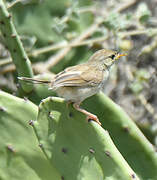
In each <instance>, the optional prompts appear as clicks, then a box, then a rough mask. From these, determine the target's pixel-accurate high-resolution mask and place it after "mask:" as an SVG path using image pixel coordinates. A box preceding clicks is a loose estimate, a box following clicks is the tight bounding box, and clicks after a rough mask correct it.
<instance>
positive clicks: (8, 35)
mask: <svg viewBox="0 0 157 180" xmlns="http://www.w3.org/2000/svg"><path fill="white" fill-rule="evenodd" d="M0 30H1V31H2V34H3V37H4V40H5V45H6V48H8V49H9V51H10V53H11V57H12V60H13V62H14V64H15V66H16V68H17V71H18V75H19V76H26V77H32V76H33V72H32V68H31V65H30V61H29V59H28V57H27V54H26V53H25V50H24V48H23V46H22V43H21V41H20V38H19V36H18V34H17V32H16V29H15V26H14V24H13V22H12V17H11V14H9V13H8V11H7V8H6V7H5V5H4V3H3V0H0ZM21 85H22V88H23V90H24V91H25V92H30V91H32V88H33V86H32V85H31V84H26V83H25V82H21Z"/></svg>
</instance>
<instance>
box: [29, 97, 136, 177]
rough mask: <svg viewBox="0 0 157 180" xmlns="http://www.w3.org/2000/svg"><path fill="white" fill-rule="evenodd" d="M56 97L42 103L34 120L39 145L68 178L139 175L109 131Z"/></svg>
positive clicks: (62, 175)
mask: <svg viewBox="0 0 157 180" xmlns="http://www.w3.org/2000/svg"><path fill="white" fill-rule="evenodd" d="M85 119H86V117H85V116H84V115H83V114H81V113H79V112H77V111H76V110H74V109H73V108H72V107H71V106H70V107H68V106H67V104H66V102H65V101H64V100H63V99H61V98H57V97H49V98H47V99H45V100H43V101H42V102H41V104H40V105H39V113H38V118H37V121H34V122H33V123H32V125H33V128H34V130H35V133H36V135H37V137H38V140H39V145H40V148H41V149H42V150H43V152H44V153H45V155H46V157H47V158H48V159H49V161H50V163H51V164H52V165H54V166H55V167H56V169H57V170H58V171H59V173H60V175H61V179H65V180H96V179H97V180H101V179H103V180H109V179H115V180H131V179H139V178H138V177H137V175H136V174H135V173H134V172H133V170H132V169H131V168H130V167H129V165H128V164H127V162H126V161H125V160H124V158H123V157H122V155H121V154H120V153H119V151H118V150H117V148H116V147H115V145H114V144H113V142H112V140H111V138H110V136H109V134H108V132H107V131H106V130H104V129H103V128H102V127H100V126H99V125H98V124H97V123H95V122H93V121H91V122H89V123H88V122H87V121H86V120H85Z"/></svg>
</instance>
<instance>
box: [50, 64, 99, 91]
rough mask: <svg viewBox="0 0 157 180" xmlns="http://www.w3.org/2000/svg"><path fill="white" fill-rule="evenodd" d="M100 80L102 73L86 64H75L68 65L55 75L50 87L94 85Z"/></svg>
mask: <svg viewBox="0 0 157 180" xmlns="http://www.w3.org/2000/svg"><path fill="white" fill-rule="evenodd" d="M101 80H102V73H100V72H99V73H98V71H97V70H96V69H95V68H94V67H91V66H90V67H89V66H87V65H83V64H81V65H77V66H73V67H69V68H67V69H65V70H64V71H62V72H60V73H59V74H57V75H56V77H55V79H54V81H53V83H52V88H54V89H56V88H58V87H62V86H96V85H97V84H99V83H100V82H101Z"/></svg>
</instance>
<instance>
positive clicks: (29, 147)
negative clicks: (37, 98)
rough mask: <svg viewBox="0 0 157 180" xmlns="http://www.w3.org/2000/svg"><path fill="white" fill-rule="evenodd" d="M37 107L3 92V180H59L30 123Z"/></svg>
mask: <svg viewBox="0 0 157 180" xmlns="http://www.w3.org/2000/svg"><path fill="white" fill-rule="evenodd" d="M37 110H38V108H37V106H36V105H34V104H33V103H31V102H30V101H28V100H26V99H25V100H24V99H20V98H17V97H15V96H12V95H10V94H8V93H5V92H2V91H1V90H0V179H1V180H52V179H53V180H60V176H59V175H58V173H57V171H56V170H55V169H54V168H53V166H52V165H51V166H50V164H49V162H48V161H47V159H46V158H45V156H44V155H43V153H42V152H41V150H40V148H39V147H38V142H37V139H36V137H35V134H34V133H33V131H32V128H31V127H30V125H29V123H28V122H29V120H31V119H36V117H37Z"/></svg>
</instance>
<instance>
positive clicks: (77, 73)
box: [18, 49, 126, 125]
mask: <svg viewBox="0 0 157 180" xmlns="http://www.w3.org/2000/svg"><path fill="white" fill-rule="evenodd" d="M121 56H126V54H119V53H118V52H117V51H112V50H106V49H102V50H99V51H97V52H96V53H95V54H94V55H93V56H91V58H90V59H89V60H88V62H86V63H84V64H80V65H76V66H72V67H68V68H66V69H65V70H64V71H62V72H60V73H58V74H57V75H56V76H55V77H54V78H53V79H52V80H51V81H46V80H37V79H33V78H27V77H19V78H18V79H20V80H24V81H27V82H32V83H44V84H45V83H46V84H49V85H50V88H49V89H51V90H55V91H56V92H57V94H58V95H59V96H61V97H63V98H65V100H66V101H68V102H71V103H73V107H74V108H75V109H76V110H78V111H80V112H82V113H84V114H85V115H87V120H89V119H93V120H94V121H96V122H97V123H98V124H99V125H101V123H100V121H99V119H98V118H97V116H96V115H94V114H92V113H90V112H88V111H86V110H85V109H82V108H81V107H80V104H81V102H82V101H84V100H85V99H86V98H88V97H90V96H92V95H94V94H96V93H98V92H99V91H100V90H102V89H103V88H104V85H105V81H106V80H107V78H108V76H109V69H110V67H111V66H112V65H113V64H114V62H115V61H116V60H117V59H119V58H120V57H121Z"/></svg>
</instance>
